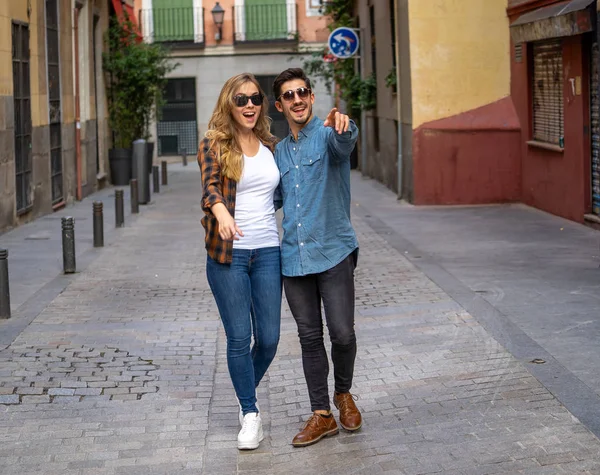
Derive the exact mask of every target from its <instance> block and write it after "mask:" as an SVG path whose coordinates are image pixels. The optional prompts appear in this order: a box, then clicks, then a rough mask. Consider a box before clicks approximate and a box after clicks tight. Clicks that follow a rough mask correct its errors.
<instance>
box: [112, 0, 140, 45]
mask: <svg viewBox="0 0 600 475" xmlns="http://www.w3.org/2000/svg"><path fill="white" fill-rule="evenodd" d="M112 4H113V7H114V9H115V13H116V14H117V18H118V19H119V20H123V19H124V18H125V14H127V17H128V18H129V21H130V22H131V23H132V24H133V29H134V32H135V34H136V36H137V37H138V39H139V40H141V39H142V35H141V34H140V27H139V25H138V22H137V19H136V17H135V12H134V11H133V6H131V5H128V4H127V3H126V2H124V1H123V0H112Z"/></svg>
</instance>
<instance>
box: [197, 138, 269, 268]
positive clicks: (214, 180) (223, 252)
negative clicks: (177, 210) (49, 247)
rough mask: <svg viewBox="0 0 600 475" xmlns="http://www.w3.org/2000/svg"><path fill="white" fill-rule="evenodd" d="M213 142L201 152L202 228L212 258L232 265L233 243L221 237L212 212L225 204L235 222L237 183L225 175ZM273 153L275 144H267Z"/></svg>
mask: <svg viewBox="0 0 600 475" xmlns="http://www.w3.org/2000/svg"><path fill="white" fill-rule="evenodd" d="M209 145H210V140H209V139H207V138H205V139H204V140H202V142H201V143H200V147H199V148H198V165H200V173H201V175H202V211H204V217H203V218H202V226H203V227H204V230H205V231H206V236H205V237H204V242H205V244H206V251H207V252H208V255H209V256H210V257H211V258H212V259H214V260H215V261H217V262H220V263H221V264H231V258H232V255H233V241H225V240H223V239H221V236H219V222H218V221H217V218H216V217H215V215H214V214H212V211H211V208H212V207H213V206H214V205H216V204H217V203H223V204H224V205H225V207H226V208H227V211H229V214H231V216H232V217H233V218H235V195H236V188H237V182H236V181H235V180H231V179H230V178H227V177H226V176H222V175H221V166H220V165H219V162H218V160H217V156H216V154H215V151H214V149H210V147H209ZM264 145H265V146H266V147H267V148H269V150H271V151H273V150H274V148H275V142H273V143H267V144H264Z"/></svg>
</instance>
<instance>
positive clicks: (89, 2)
mask: <svg viewBox="0 0 600 475" xmlns="http://www.w3.org/2000/svg"><path fill="white" fill-rule="evenodd" d="M110 8H111V7H110V0H27V1H24V0H5V1H3V2H0V31H2V32H4V33H3V34H2V35H1V36H0V231H2V230H6V229H8V228H10V227H13V226H16V225H18V224H20V223H23V222H26V221H29V220H31V219H34V218H36V217H38V216H40V215H43V214H47V213H51V212H52V211H53V210H56V209H59V208H61V207H63V206H64V205H65V204H67V203H69V202H70V201H72V200H74V199H81V198H83V197H84V196H86V195H88V194H89V193H91V192H92V191H94V190H95V189H97V187H98V186H99V185H100V184H101V182H102V180H103V177H104V175H105V170H106V169H107V158H106V155H107V152H106V151H107V140H109V138H110V137H109V133H108V128H107V124H106V115H107V114H106V104H105V95H104V87H103V79H102V68H101V57H102V48H103V32H104V31H105V30H106V28H107V26H108V18H109V14H110V11H109V9H110Z"/></svg>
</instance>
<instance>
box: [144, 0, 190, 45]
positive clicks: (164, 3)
mask: <svg viewBox="0 0 600 475" xmlns="http://www.w3.org/2000/svg"><path fill="white" fill-rule="evenodd" d="M193 7H194V3H193V0H153V1H152V16H153V20H154V39H155V41H193V40H194V9H193Z"/></svg>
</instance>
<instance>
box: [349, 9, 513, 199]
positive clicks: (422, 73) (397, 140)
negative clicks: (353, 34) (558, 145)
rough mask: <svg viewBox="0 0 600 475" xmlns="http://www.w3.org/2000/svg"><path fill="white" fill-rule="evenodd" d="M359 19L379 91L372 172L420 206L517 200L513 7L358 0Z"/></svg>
mask: <svg viewBox="0 0 600 475" xmlns="http://www.w3.org/2000/svg"><path fill="white" fill-rule="evenodd" d="M357 16H358V18H359V20H360V27H361V32H362V34H363V49H362V54H363V57H364V59H365V71H364V74H365V75H369V74H371V73H375V76H376V79H377V91H378V92H377V108H376V109H375V110H374V111H370V112H368V113H367V114H366V115H367V120H366V127H367V134H366V136H367V145H366V147H365V149H366V150H365V151H363V154H364V155H366V157H364V160H363V164H362V168H363V173H364V174H366V175H369V176H372V177H374V178H376V179H378V180H380V181H382V182H383V183H385V184H386V185H387V186H388V187H390V188H391V189H393V190H395V191H397V192H398V194H399V196H401V197H403V198H406V199H408V200H409V201H411V202H413V203H415V204H465V203H488V202H503V201H515V200H518V199H519V184H518V183H519V153H520V148H519V123H518V119H517V116H516V113H515V110H514V107H513V106H512V102H511V100H510V97H509V96H510V67H509V41H510V40H509V32H508V18H507V16H506V0H486V1H485V2H481V1H480V0H464V1H461V2H455V1H453V0H436V1H429V0H419V1H414V0H413V1H409V0H389V1H378V0H358V1H357ZM393 72H395V73H396V77H397V85H396V87H392V86H386V78H388V77H389V75H390V74H392V73H393Z"/></svg>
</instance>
